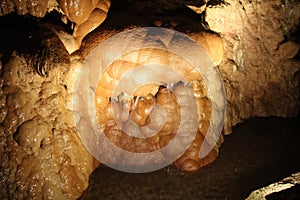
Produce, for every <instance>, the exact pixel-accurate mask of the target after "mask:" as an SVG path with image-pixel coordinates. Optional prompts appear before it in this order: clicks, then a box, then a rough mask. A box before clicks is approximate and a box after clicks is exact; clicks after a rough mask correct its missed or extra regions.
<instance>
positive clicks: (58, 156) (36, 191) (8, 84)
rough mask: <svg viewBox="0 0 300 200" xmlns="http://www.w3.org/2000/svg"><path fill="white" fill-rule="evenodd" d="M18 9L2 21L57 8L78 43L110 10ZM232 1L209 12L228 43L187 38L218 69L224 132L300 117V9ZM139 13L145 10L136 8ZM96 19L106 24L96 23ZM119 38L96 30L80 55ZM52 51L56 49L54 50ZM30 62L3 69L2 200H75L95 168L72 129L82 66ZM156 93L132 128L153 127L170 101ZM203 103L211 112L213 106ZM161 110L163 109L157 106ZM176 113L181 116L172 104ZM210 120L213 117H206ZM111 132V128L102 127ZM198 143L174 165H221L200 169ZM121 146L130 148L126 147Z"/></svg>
mask: <svg viewBox="0 0 300 200" xmlns="http://www.w3.org/2000/svg"><path fill="white" fill-rule="evenodd" d="M14 2H15V1H9V0H6V1H3V2H2V4H1V6H2V10H1V12H2V13H1V15H4V14H7V13H9V12H12V11H13V10H14V9H15V7H14V6H16V9H17V12H18V13H19V14H22V15H23V14H26V13H30V14H31V15H33V16H37V17H43V16H44V15H45V13H46V11H47V10H48V9H49V6H45V5H44V4H46V3H48V5H55V6H57V5H60V6H61V9H62V10H63V12H64V13H65V14H66V15H67V16H68V18H69V20H71V21H73V22H74V23H76V26H75V29H74V34H73V36H74V37H75V38H76V39H77V42H78V44H80V43H81V39H82V38H83V36H85V35H86V34H87V33H88V32H90V31H91V29H89V27H92V28H94V27H95V26H97V24H99V23H101V22H102V21H103V19H104V18H105V17H104V16H105V14H104V13H106V12H107V10H108V7H109V3H108V1H84V3H83V1H82V2H81V1H59V4H58V3H57V2H55V1H51V0H49V1H26V2H28V3H32V2H36V3H37V4H36V5H38V6H37V7H36V8H29V7H30V6H29V4H27V3H26V4H25V3H24V2H25V1H24V2H23V1H20V2H19V3H18V4H17V5H15V4H14ZM53 2H54V3H53ZM71 2H75V3H78V5H82V8H84V9H86V12H84V15H82V16H81V15H79V16H76V14H75V16H74V10H76V9H75V8H73V7H70V4H71ZM101 2H102V3H101ZM103 2H104V4H103ZM226 2H228V3H229V4H225V5H223V6H220V7H207V8H205V7H203V9H206V14H207V16H206V21H207V22H208V25H209V27H210V29H212V30H213V31H216V32H218V33H219V34H220V35H221V37H222V39H221V38H220V37H219V36H218V35H216V34H211V33H208V32H195V31H194V32H190V33H188V35H189V36H190V37H191V38H193V39H194V40H195V41H197V42H199V43H200V44H201V45H203V47H204V48H205V49H206V51H207V52H208V53H209V54H210V56H211V58H212V60H213V61H214V64H215V65H219V69H220V72H221V75H222V78H223V79H224V84H225V88H226V93H227V112H226V119H225V120H226V121H225V133H230V132H231V128H232V127H233V126H234V125H235V124H237V123H239V122H242V121H243V120H245V119H248V118H251V117H255V116H283V117H292V116H295V115H296V114H297V111H298V108H299V101H298V98H299V93H298V88H299V68H300V67H299V61H296V60H293V59H292V58H293V57H294V56H295V55H296V54H297V52H298V50H299V45H298V44H297V43H295V42H294V41H293V40H292V39H293V34H292V32H293V29H294V28H295V27H296V25H297V23H298V21H297V19H298V18H299V17H300V14H299V12H300V3H299V2H298V3H297V2H294V3H288V4H283V3H282V1H278V0H277V1H260V2H257V1H251V3H250V1H244V0H242V1H239V3H238V2H237V1H233V0H227V1H226ZM52 3H53V4H52ZM81 3H82V4H81ZM165 3H166V4H168V3H167V2H165ZM55 6H54V7H55ZM101 6H103V9H102V7H101ZM167 6H172V5H169V4H168V5H167ZM50 7H51V6H50ZM142 7H143V6H142V5H141V3H139V4H138V5H137V7H136V9H137V10H138V9H139V8H142ZM46 8H47V9H46ZM155 8H156V7H155ZM99 9H100V10H102V11H104V13H103V12H102V11H100V10H99ZM141 10H143V9H141ZM200 10H202V8H201V9H200ZM96 18H97V19H101V20H100V21H101V22H99V21H94V19H96ZM86 19H90V20H86ZM153 22H154V23H153V24H154V25H157V26H164V25H165V24H164V21H163V20H162V21H160V20H156V19H154V21H153ZM171 25H172V27H171V28H177V27H179V26H180V24H178V26H177V24H176V23H171ZM189 25H190V26H193V25H192V24H189ZM199 25H200V24H199ZM194 26H197V24H195V25H194ZM106 28H108V27H106ZM126 28H128V27H125V29H126ZM179 29H181V30H182V28H179ZM120 31H121V30H117V31H116V30H113V31H112V30H108V29H107V30H106V29H99V30H97V31H96V32H94V33H93V34H91V35H90V36H89V37H88V38H86V39H85V40H84V41H83V45H82V48H81V50H80V53H81V54H82V55H83V57H85V56H86V55H87V54H88V53H89V52H90V51H91V49H93V47H95V46H96V45H97V44H99V43H100V42H102V41H103V40H105V39H107V38H108V37H109V36H112V35H114V34H116V33H118V32H120ZM66 35H67V34H66ZM67 37H69V35H67ZM67 37H65V38H67ZM67 39H68V38H67ZM72 39H73V38H71V39H70V40H72ZM223 41H224V44H223ZM54 43H55V44H57V43H56V42H54ZM67 43H68V42H66V44H67ZM51 48H54V49H55V48H57V47H55V45H54V46H53V45H52V46H51ZM56 50H57V49H55V51H56ZM224 50H225V51H224ZM55 51H53V52H55ZM71 52H72V51H71ZM223 53H224V55H225V57H223ZM63 54H64V55H66V54H67V53H66V52H64V53H63ZM53 55H54V54H53ZM55 56H57V54H55ZM25 60H26V59H25V58H24V57H23V56H13V57H12V58H11V59H10V61H9V62H8V63H6V64H5V65H4V64H3V65H1V68H2V69H1V79H0V83H1V91H0V92H1V97H0V98H1V99H0V101H1V113H0V122H1V124H0V141H1V143H0V147H1V157H0V159H1V171H0V178H1V180H3V181H1V182H0V196H1V197H4V199H5V198H6V199H18V198H19V199H22V198H28V199H41V198H43V197H44V198H53V199H76V198H78V197H79V196H80V195H81V194H82V192H83V191H84V189H85V188H86V187H87V185H88V177H89V175H90V173H91V172H92V171H93V170H94V168H95V166H96V164H95V160H94V159H93V158H92V156H91V155H90V154H89V153H88V152H87V151H86V150H85V148H84V147H83V145H82V144H81V141H80V139H79V137H78V135H77V132H76V130H75V127H74V124H73V115H72V105H71V95H72V92H73V91H72V89H71V88H72V87H73V86H74V82H75V80H76V77H77V70H78V69H79V68H80V61H79V60H75V59H74V60H73V61H72V64H71V67H70V68H69V66H64V67H59V66H60V65H61V64H62V65H63V63H56V64H55V66H58V67H55V66H54V67H53V66H52V65H49V66H50V67H49V68H43V67H41V68H40V67H38V66H31V65H30V64H29V65H26V62H25ZM31 60H33V61H34V59H31ZM53 61H54V60H52V61H49V63H51V62H53ZM33 68H34V69H33ZM68 69H69V71H68ZM36 72H37V73H36ZM45 72H47V73H45ZM38 73H39V74H40V75H38ZM47 74H48V75H47ZM149 90H151V89H149ZM194 90H195V88H194ZM154 91H155V92H156V93H154V94H156V95H157V99H153V98H152V97H149V96H146V98H145V99H143V101H142V100H141V101H139V102H138V104H137V107H136V109H133V110H131V111H132V116H133V119H134V120H135V122H136V123H137V124H139V125H141V126H143V125H145V124H147V123H149V121H148V120H147V114H149V113H147V112H145V111H146V110H147V109H148V108H149V105H150V107H151V105H152V103H153V101H161V99H159V98H158V96H163V95H165V92H166V88H160V90H157V89H155V90H154ZM198 92H199V91H198ZM203 92H204V93H205V91H203ZM196 93H197V92H196ZM143 94H144V93H143ZM138 96H139V95H138ZM147 97H149V98H147ZM162 99H164V98H162ZM62 102H63V103H62ZM201 103H203V107H204V108H205V107H206V104H210V101H209V100H207V101H203V102H201ZM161 105H165V103H164V102H161ZM171 105H172V106H174V108H177V107H176V106H177V104H176V103H175V102H174V103H172V104H171ZM207 107H209V106H207ZM103 109H109V107H104V108H103ZM99 112H100V111H99ZM174 112H176V109H175V111H174ZM205 112H206V113H207V114H208V115H209V113H210V111H209V110H206V111H204V112H203V113H205ZM109 114H110V113H109V112H106V116H105V117H103V118H102V119H99V121H100V122H102V121H101V120H103V121H104V123H103V124H104V126H106V124H105V123H106V122H107V121H112V120H111V116H109ZM173 114H174V113H173ZM125 117H126V116H125ZM176 120H178V119H176V118H174V121H176ZM170 123H176V122H170ZM202 123H203V126H201V127H202V128H203V130H199V132H201V133H202V132H205V128H206V125H207V121H203V122H202ZM114 126H115V124H112V126H106V128H107V129H110V128H111V127H114ZM108 132H109V131H108ZM163 133H164V132H163ZM118 134H119V132H118V133H117V134H116V135H110V137H111V139H112V140H115V142H116V143H118V141H120V138H121V137H120V135H118ZM171 136H172V134H169V135H167V137H171ZM157 138H158V141H159V142H161V144H159V142H158V144H159V145H162V146H163V145H164V143H166V141H167V140H165V139H164V138H163V135H160V136H159V137H157ZM157 138H154V139H157ZM221 141H222V138H220V142H221ZM138 142H141V141H137V144H138ZM142 142H144V141H142ZM142 142H141V143H139V145H137V146H136V147H128V149H129V150H130V148H132V149H133V150H137V151H141V152H142V151H148V146H147V145H144V144H143V143H142ZM201 142H203V134H197V135H196V138H195V140H194V142H193V143H192V145H191V147H190V148H189V149H188V150H187V152H186V153H185V154H184V155H183V156H182V157H181V158H180V159H178V160H177V161H175V162H174V163H173V164H174V165H175V166H176V167H178V168H180V169H183V170H186V171H192V170H196V169H199V168H200V167H202V166H203V165H206V164H208V163H210V162H212V161H213V160H214V159H215V158H216V157H217V154H218V148H219V147H220V143H218V144H217V145H216V147H215V148H214V149H213V150H212V151H211V153H210V154H209V155H208V156H207V157H206V158H205V159H203V160H202V161H201V162H199V160H197V159H198V157H197V156H198V155H197V153H198V150H199V148H200V146H199V144H201ZM129 144H130V143H129ZM119 145H120V146H122V145H124V146H122V147H124V148H125V146H126V143H125V144H124V143H122V144H121V143H120V144H119ZM132 149H131V150H132Z"/></svg>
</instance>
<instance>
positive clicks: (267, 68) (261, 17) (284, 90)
mask: <svg viewBox="0 0 300 200" xmlns="http://www.w3.org/2000/svg"><path fill="white" fill-rule="evenodd" d="M299 19H300V2H299V1H280V0H276V1H258V0H257V1H246V0H242V1H234V0H227V1H226V3H224V4H222V5H220V6H217V7H207V9H206V21H207V23H208V24H209V27H210V28H211V30H213V31H215V32H218V33H220V35H221V37H222V38H223V41H224V45H225V56H224V59H223V62H222V63H221V64H220V65H219V70H220V72H221V74H222V77H223V79H224V84H225V88H226V94H227V115H226V122H225V133H230V132H231V129H232V127H233V126H235V125H236V124H237V123H240V122H242V121H244V120H245V119H249V118H251V117H267V116H277V117H295V116H297V113H298V111H299V79H300V74H299V70H300V63H299V57H298V58H297V57H296V55H297V54H298V55H299V23H300V21H299ZM297 28H298V29H297ZM297 42H298V43H297Z"/></svg>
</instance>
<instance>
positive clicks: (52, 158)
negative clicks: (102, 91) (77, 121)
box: [0, 28, 96, 199]
mask: <svg viewBox="0 0 300 200" xmlns="http://www.w3.org/2000/svg"><path fill="white" fill-rule="evenodd" d="M37 30H38V31H39V32H38V33H40V34H43V35H44V36H45V35H46V36H48V37H45V38H42V39H41V38H40V37H37V38H35V36H37V35H38V33H34V32H33V33H34V34H33V35H32V38H31V42H32V43H35V42H36V45H37V46H38V47H39V44H40V45H41V47H40V48H38V49H35V50H36V51H35V53H36V54H34V51H33V49H31V50H32V51H24V52H22V49H20V51H18V50H17V51H13V52H12V54H11V55H8V54H7V53H8V52H10V51H3V52H2V53H6V58H7V59H6V60H5V63H1V66H0V67H1V76H0V83H1V89H0V93H1V96H0V101H1V106H0V108H1V112H0V141H1V144H0V148H1V154H0V163H1V164H0V179H1V182H0V197H1V199H76V198H78V197H79V196H80V195H81V194H82V192H83V191H84V190H85V189H86V187H87V186H88V178H89V175H90V173H91V172H92V171H93V170H94V168H95V166H96V162H95V160H94V158H93V157H92V156H91V155H90V154H89V153H88V152H87V151H86V150H85V148H84V147H83V145H82V144H81V141H80V139H79V137H78V135H77V133H76V130H75V128H74V125H73V113H72V110H70V107H68V106H67V105H68V102H69V101H70V98H71V90H70V89H71V88H69V85H68V83H67V80H68V76H69V71H70V70H69V69H70V59H69V55H68V53H67V51H66V49H65V48H64V46H63V45H61V46H60V45H59V44H60V43H59V42H58V41H59V39H58V38H57V37H56V35H55V34H53V33H52V35H51V33H49V30H47V31H46V32H45V30H44V29H43V28H40V29H37ZM33 31H34V30H33ZM44 42H47V45H46V46H47V48H45V46H44ZM48 44H49V45H48ZM2 47H3V46H2ZM62 47H63V48H62ZM25 48H26V47H25ZM39 49H41V51H42V55H41V54H40V52H39ZM52 52H53V53H54V54H52ZM2 55H4V54H2ZM32 56H34V57H33V58H32ZM42 56H44V57H42ZM64 56H66V57H64ZM34 58H37V60H36V59H34ZM41 60H43V61H44V62H41ZM2 61H3V60H2ZM35 64H40V65H38V66H41V68H39V67H37V66H36V65H35ZM47 66H51V67H47Z"/></svg>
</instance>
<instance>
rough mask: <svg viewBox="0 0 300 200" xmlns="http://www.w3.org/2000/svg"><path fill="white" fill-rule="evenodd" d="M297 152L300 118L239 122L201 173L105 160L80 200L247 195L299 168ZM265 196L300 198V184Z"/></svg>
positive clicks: (238, 196)
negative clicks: (144, 169)
mask: <svg viewBox="0 0 300 200" xmlns="http://www.w3.org/2000/svg"><path fill="white" fill-rule="evenodd" d="M299 155H300V119H299V118H291V119H282V118H257V119H252V120H249V121H246V122H245V123H243V124H240V125H237V126H236V127H235V128H234V130H233V133H232V134H231V135H229V136H226V137H225V141H224V143H223V145H222V147H221V150H220V155H219V157H218V158H217V160H216V161H215V162H213V163H212V164H210V165H208V166H206V167H204V168H202V169H200V170H199V171H197V172H193V173H188V174H187V173H183V172H180V171H178V170H176V169H175V168H173V167H166V168H164V169H161V170H158V171H155V172H150V173H145V174H132V173H124V172H119V171H116V170H113V169H111V168H108V167H106V166H104V165H101V166H100V167H99V168H97V169H96V170H95V171H94V172H93V174H92V175H91V176H90V186H89V187H88V189H87V190H86V192H85V193H84V194H83V196H82V198H81V199H82V200H86V199H143V200H148V199H151V200H153V199H155V200H156V199H166V200H167V199H172V200H173V199H245V198H246V197H247V196H249V194H250V193H251V192H252V191H253V190H256V189H258V188H261V187H264V186H267V185H269V184H271V183H274V182H276V181H279V180H281V179H283V178H285V177H288V176H290V175H291V174H292V173H296V172H299V171H300V156H299ZM267 199H300V187H299V185H296V186H295V187H293V188H291V189H289V190H285V191H284V192H280V193H277V194H272V195H270V196H267Z"/></svg>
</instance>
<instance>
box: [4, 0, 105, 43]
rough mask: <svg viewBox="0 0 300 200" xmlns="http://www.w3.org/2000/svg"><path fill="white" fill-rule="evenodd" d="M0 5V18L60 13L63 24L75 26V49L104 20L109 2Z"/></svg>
mask: <svg viewBox="0 0 300 200" xmlns="http://www.w3.org/2000/svg"><path fill="white" fill-rule="evenodd" d="M0 3H1V8H0V16H4V15H7V14H9V13H11V12H14V11H16V12H17V13H18V15H25V14H30V15H32V16H34V17H38V18H42V17H44V16H45V15H46V14H47V12H51V11H53V10H56V11H58V12H60V13H62V15H63V16H62V20H63V21H64V22H65V23H68V20H69V21H71V22H72V23H74V24H75V25H74V31H73V36H74V37H75V39H76V43H77V48H76V49H78V48H79V47H80V44H81V40H82V39H83V38H84V37H85V36H86V35H87V34H88V33H90V32H91V31H92V30H94V29H95V28H96V27H97V26H99V25H100V24H101V23H102V22H103V21H104V20H105V18H106V16H107V12H108V9H109V7H110V0H57V1H56V0H46V1H44V0H30V1H27V0H20V1H14V0H3V1H1V2H0ZM64 17H66V18H64Z"/></svg>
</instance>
